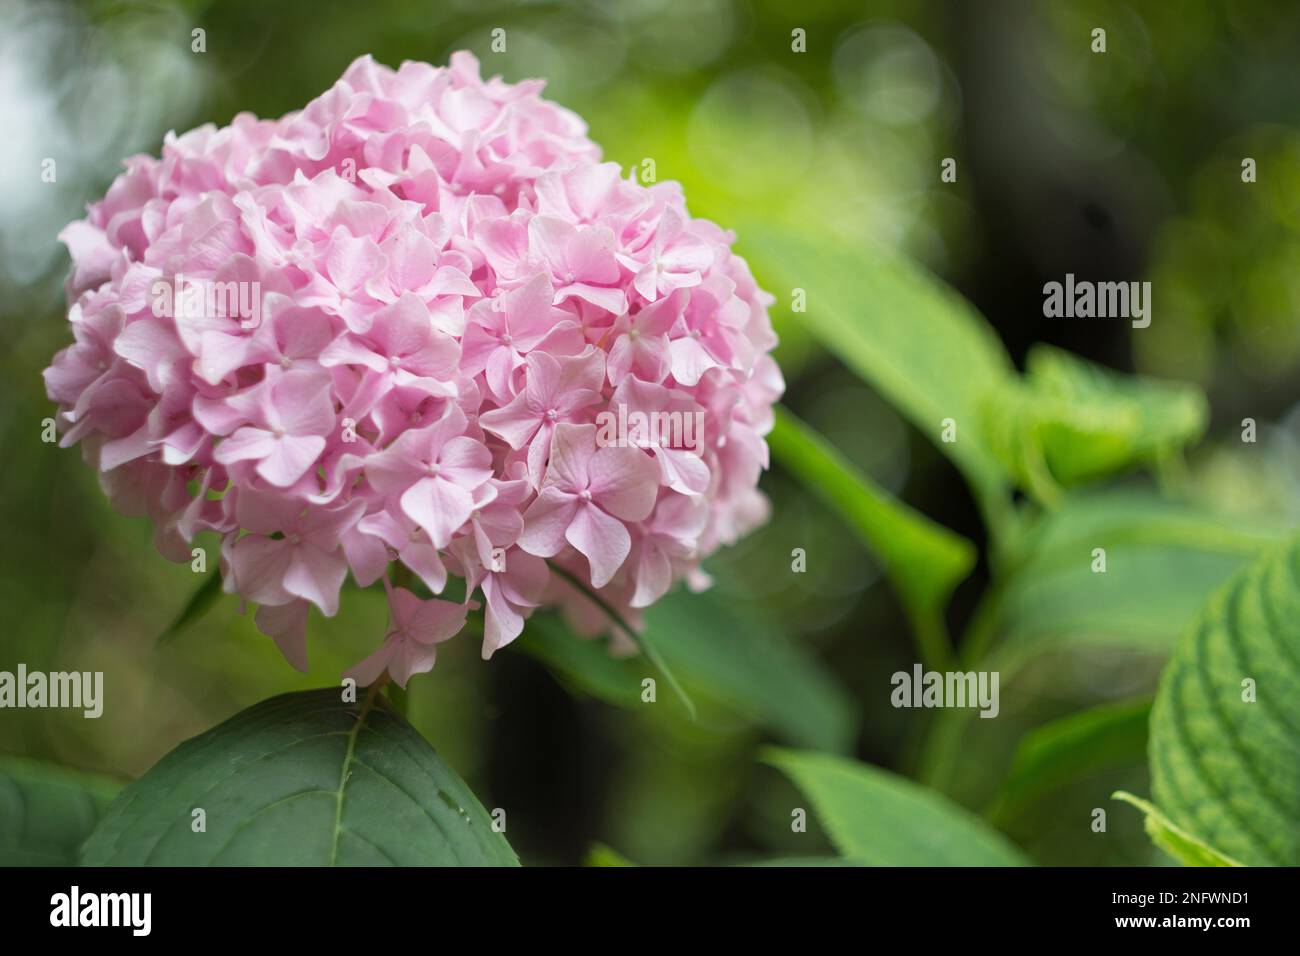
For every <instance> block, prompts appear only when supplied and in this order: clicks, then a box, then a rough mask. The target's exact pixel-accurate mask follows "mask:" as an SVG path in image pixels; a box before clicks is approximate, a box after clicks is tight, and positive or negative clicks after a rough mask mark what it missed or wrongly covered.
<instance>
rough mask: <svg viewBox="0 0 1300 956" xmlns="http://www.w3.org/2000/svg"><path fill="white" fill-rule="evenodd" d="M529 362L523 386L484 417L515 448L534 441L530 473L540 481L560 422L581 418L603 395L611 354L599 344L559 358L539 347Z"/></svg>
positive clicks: (489, 427)
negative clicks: (512, 396)
mask: <svg viewBox="0 0 1300 956" xmlns="http://www.w3.org/2000/svg"><path fill="white" fill-rule="evenodd" d="M525 368H526V371H525V374H524V388H523V390H522V391H521V392H519V394H518V395H516V396H515V397H514V398H513V399H511V400H510V402H509V403H508V404H506V405H503V406H502V407H501V408H496V409H493V410H492V411H488V412H484V413H483V414H482V415H481V416H480V417H479V423H480V424H481V425H482V426H483V428H484V430H485V431H489V432H491V433H492V434H493V435H496V436H497V437H498V438H501V439H503V440H504V441H505V442H506V444H508V445H509V446H510V447H511V448H514V449H520V448H523V447H525V446H527V447H528V475H529V479H530V480H531V481H532V483H533V485H534V487H536V486H537V485H539V484H540V483H541V480H542V469H543V467H544V466H545V464H546V455H547V453H548V452H549V450H550V447H551V432H552V430H553V429H554V428H555V426H556V425H557V424H558V423H560V422H575V421H578V420H579V416H580V415H581V414H582V413H583V410H584V409H589V408H590V407H591V406H592V405H595V404H597V403H599V402H600V401H601V400H602V395H601V386H602V385H603V384H604V381H605V358H604V353H603V352H601V351H598V350H597V349H593V348H588V349H586V350H585V351H584V352H582V354H580V355H574V356H560V357H558V358H556V357H555V356H552V355H550V354H549V353H547V352H533V353H531V354H530V355H529V356H528V358H527V360H526V361H525Z"/></svg>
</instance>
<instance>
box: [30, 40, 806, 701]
mask: <svg viewBox="0 0 1300 956" xmlns="http://www.w3.org/2000/svg"><path fill="white" fill-rule="evenodd" d="M541 86H542V84H541V83H540V82H537V81H530V82H524V83H520V84H515V85H511V84H508V83H504V82H502V81H501V79H500V78H499V77H494V78H492V79H490V80H487V81H484V80H482V79H481V78H480V75H479V68H478V63H477V61H476V60H475V59H474V58H473V56H471V55H470V54H468V53H459V54H456V55H455V56H453V57H452V59H451V65H450V67H449V68H445V69H443V68H435V67H433V66H430V65H428V64H425V63H412V62H407V63H403V64H402V66H401V67H400V68H399V69H397V70H395V71H394V70H392V69H389V68H387V67H384V66H381V65H379V64H377V63H375V62H374V61H373V60H372V59H371V58H369V57H364V58H361V59H358V60H357V61H355V62H354V63H353V64H352V65H351V66H350V67H349V68H348V69H347V71H346V72H345V73H344V75H343V77H342V78H341V79H340V80H339V81H338V82H337V83H335V85H334V86H333V87H332V88H331V89H330V90H329V91H327V92H326V93H325V94H323V95H322V96H320V97H319V98H317V99H316V100H314V101H313V102H312V103H310V104H309V105H308V106H307V107H306V108H305V109H303V110H302V111H300V112H295V113H290V114H288V115H287V116H285V117H283V118H281V119H279V120H274V121H272V120H259V119H257V118H256V117H254V116H252V115H249V114H240V115H238V116H236V117H235V119H234V121H233V122H232V123H231V125H230V126H228V127H224V128H221V129H218V128H215V127H214V126H211V125H208V126H204V127H200V128H199V129H196V130H193V131H191V132H188V133H186V134H184V135H182V136H176V135H174V134H169V135H168V136H167V138H166V140H165V143H164V146H163V151H162V158H161V159H155V158H153V157H149V156H138V157H134V158H132V159H130V160H129V161H128V162H127V163H126V171H125V172H124V173H123V174H122V175H120V176H119V177H118V178H117V180H116V181H115V182H114V183H113V185H112V187H111V188H110V189H109V191H108V193H107V195H106V196H105V197H104V199H103V200H101V201H99V202H96V203H94V204H93V205H92V206H90V208H89V210H88V214H87V216H86V218H85V219H84V220H80V221H78V222H74V223H72V224H71V225H70V226H68V227H67V228H66V229H65V230H64V232H63V233H62V235H61V238H62V239H63V240H64V242H65V243H66V244H67V246H68V248H69V250H70V251H71V254H72V258H73V263H74V268H73V271H72V274H71V276H70V277H69V280H68V297H69V319H70V321H71V324H72V331H73V335H74V338H75V342H74V344H72V345H71V346H69V347H68V348H66V349H64V350H63V351H61V352H60V353H59V354H58V355H57V356H56V357H55V359H54V362H53V364H52V365H51V367H50V368H49V369H47V370H46V372H45V382H46V388H47V391H48V394H49V397H50V399H51V400H52V401H54V402H56V403H58V405H59V408H60V412H59V422H60V426H61V429H62V432H63V435H62V444H63V445H64V446H68V445H71V444H73V443H77V442H80V443H81V446H82V448H83V452H84V454H85V456H86V458H87V459H88V460H89V461H90V462H91V463H93V464H94V465H95V466H96V467H97V468H98V469H99V473H100V476H101V483H102V485H103V488H104V490H105V492H106V493H107V494H108V496H109V497H110V499H111V500H112V502H113V504H114V505H115V506H116V507H117V508H118V509H120V510H121V511H123V512H124V513H127V514H134V515H147V516H148V517H149V518H150V519H151V520H152V521H153V523H154V525H155V528H156V538H155V539H156V543H157V546H158V548H159V550H160V551H161V552H162V553H163V554H164V555H166V556H168V557H169V558H172V559H174V560H178V561H188V560H190V557H191V551H190V542H191V540H192V539H193V537H194V535H195V534H197V533H199V532H201V531H209V530H210V531H215V532H217V533H219V534H220V535H221V536H222V548H221V573H222V577H223V582H224V587H225V589H226V590H227V591H228V592H232V593H235V594H238V595H240V596H241V597H242V598H243V599H244V600H246V601H249V602H253V603H255V604H256V605H258V609H257V612H256V618H255V620H256V622H257V626H258V627H259V628H260V629H261V630H262V631H263V632H264V633H266V634H269V635H270V636H272V637H273V638H275V640H276V642H277V644H278V645H279V647H280V648H281V650H282V651H283V652H284V654H285V656H286V657H287V658H288V660H289V661H290V662H291V663H292V664H294V665H295V666H297V667H299V668H301V669H306V621H307V614H308V609H309V608H310V606H311V605H315V606H316V607H317V608H318V609H319V610H320V612H321V613H323V614H325V615H333V614H334V613H335V612H336V610H337V609H338V604H339V594H340V588H341V586H342V585H343V583H344V581H345V579H346V576H347V575H348V574H349V573H351V575H352V576H353V578H354V579H355V581H356V583H357V584H358V585H360V586H362V587H365V586H369V585H371V584H374V583H375V582H376V581H379V580H380V579H383V581H384V586H385V588H386V591H387V594H388V596H389V606H390V621H391V623H390V626H389V630H388V633H387V635H386V637H385V639H384V641H383V644H382V646H381V647H380V648H379V649H378V650H377V651H376V652H375V653H374V654H372V655H371V656H369V657H368V658H366V659H365V660H363V661H362V662H360V663H359V664H358V665H356V667H355V668H354V669H353V670H352V671H351V672H350V673H351V674H352V675H353V676H355V677H357V679H358V681H359V682H361V683H369V682H370V681H373V680H375V679H377V678H379V677H380V676H381V675H382V674H383V673H384V672H385V671H387V672H388V673H389V674H390V675H391V676H392V677H393V678H394V679H395V680H397V681H398V682H399V683H401V684H403V685H405V683H406V680H407V679H408V678H409V676H410V675H411V674H413V673H418V672H421V671H426V670H428V669H429V668H430V667H432V665H433V661H434V656H435V649H436V645H437V644H438V643H439V642H441V641H444V640H446V639H448V638H450V637H452V636H454V635H455V634H456V633H457V632H458V631H459V630H460V629H461V628H462V627H463V625H464V623H465V620H466V614H467V612H468V611H469V610H471V609H474V608H477V607H480V606H481V607H482V608H483V612H484V635H485V639H484V645H483V656H484V657H488V656H490V655H491V654H492V652H493V651H495V650H496V649H497V648H499V647H501V646H502V645H504V644H506V643H508V642H509V641H511V640H513V639H514V638H515V637H517V636H518V635H519V633H520V632H521V631H522V629H523V626H524V620H525V619H526V618H527V617H528V616H529V614H531V613H532V611H533V610H534V609H536V608H538V607H542V606H554V605H558V606H560V607H562V608H563V609H564V610H565V612H566V614H567V615H568V617H569V618H570V621H571V622H572V623H573V624H574V625H575V627H577V628H578V629H579V631H580V632H582V633H586V634H592V633H596V632H598V631H602V630H614V629H612V628H611V623H610V622H609V621H608V620H607V619H606V617H605V615H604V614H603V612H602V611H601V610H600V609H599V608H598V607H597V606H596V605H595V603H594V602H592V601H591V599H590V598H589V597H588V596H587V595H585V594H584V593H583V591H582V590H581V589H578V588H575V587H573V586H572V584H570V583H569V582H568V581H567V580H566V579H565V577H564V576H563V575H560V574H556V573H555V571H554V569H555V567H558V568H562V569H564V570H565V571H567V572H568V574H570V575H572V576H574V577H575V578H577V579H578V580H579V581H581V582H583V583H584V584H586V585H587V586H589V587H590V588H591V589H592V590H593V591H597V592H599V593H600V594H601V596H602V597H603V598H604V599H605V600H606V601H607V602H608V603H609V604H610V605H611V606H613V607H615V608H617V609H619V610H620V611H622V612H623V614H624V616H625V620H627V621H630V622H631V626H633V627H636V626H638V625H639V609H642V608H645V607H647V606H648V605H650V604H652V603H653V602H655V601H656V600H658V599H659V598H660V597H661V596H662V595H663V594H664V593H665V592H666V591H667V590H668V589H669V588H670V587H671V586H672V585H673V583H674V582H675V581H678V580H681V579H687V582H688V584H689V585H691V586H695V587H702V586H705V585H706V584H707V579H706V578H705V577H704V576H703V574H702V572H701V571H700V570H699V562H700V560H701V559H702V558H703V557H704V556H707V555H708V554H709V553H711V552H712V551H714V550H715V549H716V548H717V547H719V546H720V545H722V544H726V543H729V542H731V541H733V540H734V539H736V538H737V537H738V536H740V535H742V534H744V533H746V532H747V531H748V530H749V529H751V528H752V527H754V526H755V525H756V524H757V523H760V522H761V521H763V520H764V518H765V517H766V508H767V504H766V501H765V499H764V498H763V496H762V495H761V493H760V492H759V491H758V490H757V487H756V485H757V481H758V477H759V474H760V472H761V470H762V469H764V468H765V467H766V465H767V447H766V444H765V442H764V440H763V435H764V434H766V432H767V430H768V429H769V428H770V427H771V423H772V414H771V406H772V403H773V402H774V401H775V400H776V399H777V398H778V397H779V395H780V394H781V392H782V389H783V383H782V380H781V376H780V372H779V370H778V369H777V367H776V364H775V363H774V362H773V361H772V359H771V357H770V355H769V354H768V353H769V352H770V350H771V349H772V347H773V346H774V344H775V337H774V335H773V333H772V328H771V324H770V322H769V319H768V315H767V306H768V305H769V304H770V303H771V301H772V300H771V298H770V296H768V295H767V294H766V293H764V292H762V291H761V290H760V289H759V288H758V286H757V285H756V283H755V281H754V279H753V277H752V275H751V274H750V272H749V269H748V267H747V266H746V264H745V262H744V261H743V260H742V259H740V258H738V257H737V256H736V255H734V254H733V253H732V251H731V248H730V246H731V242H732V239H733V237H732V235H731V234H730V233H727V232H724V231H723V230H722V229H720V228H718V227H717V226H716V225H714V224H712V223H710V222H707V221H703V220H699V219H692V218H691V217H690V216H689V214H688V213H687V211H686V207H685V203H684V201H683V198H682V195H681V191H680V189H679V188H678V187H677V186H676V184H673V183H662V184H657V185H652V186H649V187H647V186H644V185H641V184H640V183H638V182H636V181H635V179H633V178H628V179H623V178H621V177H620V173H619V169H618V167H617V166H616V165H615V164H612V163H601V162H600V151H599V149H598V147H597V146H596V145H595V144H593V143H592V142H591V141H590V140H589V139H588V138H587V135H586V127H585V124H584V123H583V122H582V121H581V119H579V118H578V117H577V116H576V115H575V114H573V113H571V112H569V111H568V110H565V109H563V108H561V107H559V106H557V105H555V104H553V103H550V102H548V101H546V100H543V99H542V98H541V97H540V96H539V91H540V90H541ZM393 562H400V564H401V566H403V567H404V568H405V569H406V570H405V571H403V572H402V573H401V575H400V576H398V575H397V573H396V572H397V569H396V568H395V567H393V566H392V563H393ZM390 569H391V570H392V571H393V572H394V575H393V577H395V578H397V580H398V582H399V583H398V585H397V586H394V584H393V580H392V578H390V575H389V571H390ZM449 575H454V576H456V577H459V578H461V579H463V581H464V588H463V592H464V594H465V597H464V599H463V600H456V601H449V600H444V599H441V598H437V597H434V598H432V599H422V598H420V597H419V596H417V595H416V594H415V593H414V591H413V590H412V588H414V587H415V585H414V583H413V582H414V579H415V578H418V579H419V580H420V581H422V582H423V584H424V585H425V586H427V588H428V590H429V592H431V593H432V594H433V595H439V594H442V593H444V589H445V588H446V586H447V583H448V578H449ZM403 581H405V582H407V583H409V584H410V587H404V586H401V582H403ZM456 590H457V591H460V590H461V589H460V588H457V589H456ZM478 596H481V601H482V603H481V605H480V604H479V603H478V601H477V600H476V597H478ZM615 636H616V637H619V638H621V639H622V640H624V641H626V640H627V638H628V635H620V634H615Z"/></svg>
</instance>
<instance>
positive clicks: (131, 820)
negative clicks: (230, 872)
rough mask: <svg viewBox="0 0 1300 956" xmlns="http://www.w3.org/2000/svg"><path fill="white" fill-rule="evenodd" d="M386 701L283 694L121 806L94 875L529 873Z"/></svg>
mask: <svg viewBox="0 0 1300 956" xmlns="http://www.w3.org/2000/svg"><path fill="white" fill-rule="evenodd" d="M376 691H377V686H376V687H371V688H370V689H369V690H368V691H367V692H366V693H365V697H364V700H363V701H361V702H359V703H351V704H348V703H343V702H342V701H341V699H340V698H341V696H342V693H341V689H340V688H324V689H321V690H313V691H303V692H299V693H294V694H284V695H281V696H279V697H273V698H271V699H270V700H267V701H263V702H262V703H260V704H257V705H256V706H254V707H250V708H249V709H248V710H245V711H242V712H241V713H239V714H236V715H235V716H234V717H232V718H230V719H229V720H227V721H226V722H225V723H222V724H220V725H218V726H217V727H214V728H213V729H212V730H209V731H208V732H207V733H204V734H201V735H200V736H198V737H195V738H194V739H192V740H189V741H186V742H185V743H183V744H181V745H180V746H179V747H177V748H176V749H175V750H173V751H172V752H171V753H169V754H168V755H167V756H165V757H163V759H162V760H160V761H159V762H158V763H157V765H155V766H154V767H153V769H151V770H150V771H149V772H148V773H146V774H145V775H144V776H143V777H141V778H140V779H139V780H137V781H136V782H135V783H133V784H131V785H130V786H129V787H127V788H126V790H124V791H123V792H122V794H121V795H120V796H119V797H118V798H117V799H116V800H115V801H114V802H113V805H112V806H111V807H110V808H109V810H108V813H107V814H106V815H105V816H104V819H103V820H101V821H100V824H99V826H98V827H96V828H95V831H94V833H93V834H91V837H90V839H89V840H88V841H87V842H86V845H85V849H84V851H83V862H84V863H86V864H87V865H91V866H136V865H160V866H206V865H217V866H244V865H254V866H267V865H287V866H295V865H296V866H358V865H400V866H432V865H441V866H491V865H497V866H513V865H517V864H518V860H517V858H516V857H515V854H514V852H513V851H512V850H511V849H510V846H509V844H507V843H506V841H505V838H504V837H503V836H501V835H500V834H499V833H495V832H493V829H492V820H491V818H490V817H489V816H488V814H487V811H485V810H484V809H483V807H482V805H481V804H480V803H479V802H478V800H477V799H475V797H474V794H473V793H471V792H470V790H469V788H468V787H467V786H466V785H465V783H464V782H463V781H462V780H461V779H460V778H459V777H457V776H456V774H455V773H454V772H453V771H452V770H451V769H449V768H448V767H447V765H446V764H444V763H443V762H442V760H441V759H440V758H439V757H438V755H437V754H436V753H435V752H434V751H433V748H432V747H430V746H429V745H428V743H427V742H425V740H424V738H422V737H421V736H420V735H419V734H418V733H417V732H416V731H415V730H414V729H413V728H412V727H411V726H410V725H409V724H407V723H406V722H405V721H403V720H402V719H401V718H399V717H397V716H396V715H395V714H394V713H393V712H392V710H391V709H390V708H389V706H388V703H387V702H386V701H385V700H384V698H383V696H382V695H380V694H378V693H376ZM198 809H201V810H203V811H204V817H205V820H204V822H205V825H206V829H205V831H204V832H195V831H194V825H195V817H194V811H195V810H198Z"/></svg>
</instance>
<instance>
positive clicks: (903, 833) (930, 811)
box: [765, 750, 1028, 866]
mask: <svg viewBox="0 0 1300 956" xmlns="http://www.w3.org/2000/svg"><path fill="white" fill-rule="evenodd" d="M765 759H766V760H767V762H768V763H770V764H772V765H773V766H774V767H777V768H778V769H780V770H782V771H783V772H784V773H786V774H787V775H788V776H789V777H790V779H791V780H793V781H794V783H795V785H796V786H797V787H798V788H799V789H800V791H802V792H803V794H804V795H805V796H806V797H807V798H808V800H809V801H810V802H811V803H812V805H813V809H814V810H815V811H816V813H817V818H818V820H820V821H821V824H822V826H823V828H825V830H826V832H827V834H828V835H829V836H830V839H831V842H832V843H834V844H835V848H836V849H837V850H839V852H840V853H841V855H843V856H844V857H846V858H848V859H851V860H855V861H858V862H861V863H866V864H869V865H872V866H1021V865H1025V864H1026V863H1027V862H1028V861H1027V860H1026V859H1025V858H1024V856H1023V855H1022V854H1021V853H1020V851H1019V850H1017V849H1016V848H1015V846H1014V845H1013V844H1012V843H1011V842H1010V841H1008V840H1007V839H1006V838H1005V837H1004V836H1002V834H1000V833H998V832H997V831H996V830H994V829H992V828H991V827H990V826H989V825H988V824H986V823H985V822H984V821H983V820H981V819H980V818H979V817H977V816H975V815H974V814H972V813H970V812H969V811H968V810H965V809H963V808H962V807H959V806H957V805H956V804H954V803H950V802H949V801H948V800H946V799H944V798H943V797H942V796H940V795H939V794H938V793H936V792H935V791H933V790H929V789H927V788H925V787H922V786H919V785H917V784H915V783H912V782H911V781H910V780H907V779H905V778H903V777H899V776H897V775H896V774H892V773H889V772H887V771H885V770H880V769H878V768H876V767H872V766H870V765H868V764H864V763H859V762H857V761H854V760H848V759H845V758H844V757H836V756H832V755H830V754H819V753H811V752H808V751H795V750H770V751H768V752H767V754H766V756H765Z"/></svg>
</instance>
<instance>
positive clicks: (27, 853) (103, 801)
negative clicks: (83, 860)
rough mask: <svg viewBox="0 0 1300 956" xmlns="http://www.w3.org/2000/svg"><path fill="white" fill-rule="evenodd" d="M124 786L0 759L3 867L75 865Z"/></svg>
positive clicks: (32, 762) (35, 763) (14, 759)
mask: <svg viewBox="0 0 1300 956" xmlns="http://www.w3.org/2000/svg"><path fill="white" fill-rule="evenodd" d="M121 789H122V785H121V784H119V783H116V782H114V781H112V780H107V779H105V778H103V777H97V776H94V775H93V774H88V773H81V772H79V771H75V770H68V769H66V768H64V767H57V766H53V765H50V764H46V763H41V762H39V761H35V760H28V759H25V758H22V757H0V866H76V864H77V850H78V849H79V848H80V846H81V843H82V841H84V840H85V839H86V837H87V836H88V835H89V834H90V831H91V830H93V829H94V827H95V824H96V823H97V822H99V819H100V817H102V816H103V815H104V810H105V809H107V807H108V805H109V804H110V803H111V802H112V800H113V797H114V796H115V795H116V794H117V792H118V791H119V790H121Z"/></svg>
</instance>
